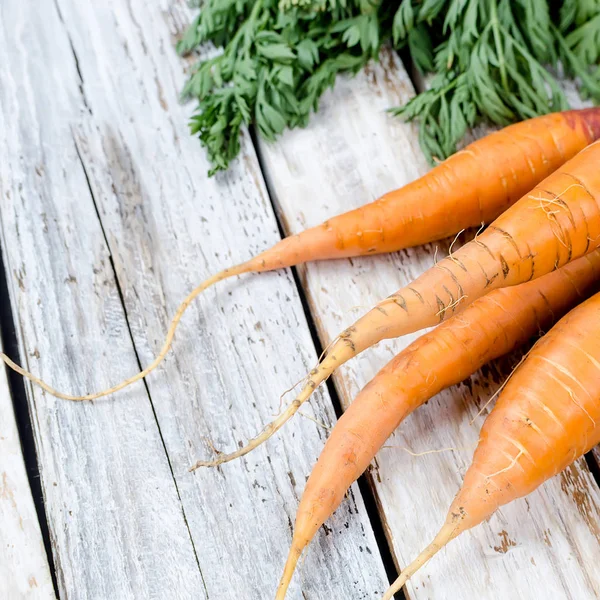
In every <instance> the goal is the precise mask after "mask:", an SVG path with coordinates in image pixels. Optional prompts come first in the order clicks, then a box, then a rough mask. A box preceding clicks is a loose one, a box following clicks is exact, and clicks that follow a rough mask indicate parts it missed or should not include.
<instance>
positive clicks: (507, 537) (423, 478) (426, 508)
mask: <svg viewBox="0 0 600 600" xmlns="http://www.w3.org/2000/svg"><path fill="white" fill-rule="evenodd" d="M411 94H412V88H411V84H410V82H409V80H408V78H407V76H406V73H405V71H404V70H403V67H402V66H401V64H399V61H398V60H397V58H396V57H395V56H394V55H391V54H389V53H387V52H384V54H383V56H382V63H381V64H379V65H375V66H371V67H370V68H369V69H367V70H366V71H365V72H364V73H362V74H361V75H359V76H358V77H357V78H356V79H355V80H352V81H348V80H343V79H342V80H340V81H339V83H337V84H336V87H335V89H334V91H333V92H331V93H328V94H327V95H326V97H325V98H324V100H323V103H322V105H321V108H320V110H319V113H318V114H317V115H316V116H315V117H314V118H313V119H312V120H311V123H310V125H309V126H308V128H307V129H305V130H297V131H292V132H288V133H286V134H285V135H284V136H283V138H282V139H281V140H280V141H279V142H278V143H276V144H265V143H262V144H261V146H260V147H261V152H262V155H263V159H264V160H263V165H264V167H265V169H266V175H267V181H268V183H269V185H270V189H271V191H272V192H273V193H274V195H275V199H276V202H277V204H278V206H279V210H280V211H281V213H282V215H283V220H284V222H285V223H286V224H287V228H288V233H290V234H291V233H297V232H298V231H300V230H301V229H303V228H305V227H307V226H312V225H316V224H318V223H320V222H322V221H324V220H325V219H327V218H328V217H330V216H331V215H335V214H337V213H339V212H342V211H346V210H349V209H351V208H354V207H356V206H359V205H361V204H363V203H365V202H367V201H370V200H373V199H375V198H376V197H378V196H379V195H381V194H383V193H384V192H386V191H388V190H390V189H392V188H396V187H399V186H401V185H403V184H405V183H407V182H408V181H410V180H412V179H414V178H415V177H416V176H418V175H420V174H422V173H424V172H425V171H426V165H425V162H424V159H423V157H422V156H421V153H420V150H419V147H418V142H417V137H416V131H415V129H414V127H413V126H411V125H405V124H402V123H401V122H400V121H399V120H397V119H394V118H392V117H390V116H388V115H386V114H385V113H384V110H385V109H386V108H388V107H390V106H395V105H398V104H400V103H403V102H405V101H406V100H407V99H408V98H409V97H410V95H411ZM440 246H441V247H440V252H441V253H442V254H444V253H446V251H447V248H448V246H447V245H445V244H440ZM433 256H434V247H433V246H432V245H429V246H425V247H420V248H415V249H411V250H407V251H404V252H400V253H398V254H396V255H393V256H381V257H370V258H361V259H353V260H351V261H349V260H346V261H336V262H327V263H318V264H309V265H308V266H306V268H302V269H301V273H302V280H303V282H304V285H305V289H306V291H307V294H308V298H309V303H310V306H311V310H312V312H313V314H314V315H315V317H316V321H317V324H318V328H319V334H320V336H321V338H322V342H323V344H324V345H326V344H327V343H328V342H329V341H330V340H331V339H332V338H333V337H334V336H335V335H336V334H337V333H339V332H340V331H341V330H342V329H343V328H344V327H345V326H347V325H349V324H351V323H352V322H353V321H354V320H355V319H356V318H357V317H358V316H359V315H360V314H362V313H363V312H364V311H365V310H366V309H367V308H368V307H370V306H372V305H373V304H374V303H375V302H376V301H378V300H380V299H381V298H384V297H386V296H387V295H389V294H390V293H392V292H393V291H395V290H396V289H398V288H400V287H401V286H403V285H405V284H406V283H407V282H408V281H410V280H412V279H413V278H414V277H415V276H416V275H418V274H419V273H421V272H422V271H423V270H424V269H425V268H427V267H429V266H430V265H431V264H432V263H433ZM357 306H358V307H360V308H359V309H358V310H357V309H356V308H355V307H357ZM415 337H416V336H407V337H405V338H403V339H401V340H396V341H393V342H383V343H381V344H380V345H379V346H378V347H377V348H375V349H372V350H370V351H368V352H365V353H364V354H363V355H361V356H360V357H358V358H356V359H354V360H353V361H351V362H350V363H349V364H348V365H346V366H345V367H344V368H342V369H341V370H340V372H339V373H338V375H337V377H336V378H335V383H336V386H337V388H338V390H339V392H340V395H341V397H342V401H343V402H344V403H346V404H348V403H349V402H351V400H352V398H353V397H354V396H355V395H356V393H357V392H358V391H359V390H360V388H361V387H362V386H363V385H364V384H365V383H366V382H367V381H368V380H369V379H370V378H371V377H372V376H373V375H375V373H376V372H377V371H378V370H379V368H381V367H382V366H383V365H384V364H385V363H386V362H387V361H388V360H389V359H390V358H391V357H392V356H393V355H394V354H395V353H396V352H398V351H399V350H400V349H401V348H403V347H405V346H406V345H407V344H408V343H410V341H412V340H413V339H415ZM517 361H518V358H517V359H515V358H514V357H513V358H512V359H511V358H509V359H506V360H505V361H503V362H501V363H500V365H501V367H498V366H497V365H495V366H491V367H488V368H486V369H484V370H483V371H482V372H481V373H479V374H477V375H476V376H475V377H474V378H473V379H472V380H471V381H467V382H465V383H464V384H461V385H459V386H456V387H455V388H453V389H451V390H449V391H447V392H445V393H442V394H440V395H439V396H437V397H436V398H435V399H433V400H432V401H430V402H429V403H428V405H427V406H426V407H423V408H422V409H421V410H419V411H417V413H416V414H414V415H412V416H411V417H410V418H409V419H408V420H407V421H406V422H405V423H404V424H403V425H402V426H401V427H400V429H399V431H398V432H396V433H395V434H394V436H393V437H392V439H391V441H390V445H392V446H403V447H408V448H410V449H412V450H413V451H416V452H419V451H423V450H429V449H436V448H447V447H456V448H457V450H456V451H454V452H449V453H441V454H430V455H427V456H423V457H420V458H414V457H411V456H409V455H408V454H407V453H405V452H403V451H402V450H400V449H399V448H390V449H383V450H382V451H381V452H380V453H379V454H378V456H377V458H376V460H375V461H374V465H373V468H372V470H371V477H372V480H373V485H374V489H375V492H376V494H377V496H378V500H379V503H380V505H381V509H382V515H383V518H384V520H385V523H386V527H387V532H388V535H389V538H390V540H391V544H392V546H393V550H394V553H395V558H396V561H397V564H399V565H406V564H407V563H408V562H409V561H410V560H411V559H412V558H414V556H415V555H416V554H417V552H418V551H419V550H421V549H422V548H423V547H424V546H425V545H426V544H427V543H429V541H431V539H432V537H433V535H434V534H435V533H436V532H437V529H438V528H439V526H440V525H441V524H442V522H443V520H444V517H445V515H446V511H447V509H448V506H449V505H450V502H451V500H452V498H453V497H454V494H455V493H456V491H457V490H458V486H459V484H460V482H461V481H462V475H463V474H464V472H465V470H466V467H467V466H468V464H469V463H470V460H471V457H472V454H473V450H474V448H475V444H476V442H477V439H478V431H479V428H480V426H481V424H482V421H483V417H481V418H478V419H476V421H475V423H474V425H473V426H470V425H469V421H470V420H471V418H473V417H474V416H475V414H476V413H477V412H478V410H479V408H480V406H482V405H483V403H485V402H486V401H487V399H488V398H489V397H490V396H491V395H492V394H493V393H494V391H495V390H496V389H497V388H498V385H499V382H500V381H501V378H502V376H504V375H505V374H506V373H507V372H508V369H509V368H510V367H511V366H513V365H514V364H515V363H516V362H517ZM282 436H283V437H285V436H286V432H283V433H282ZM599 541H600V494H599V491H598V488H597V486H596V484H595V483H594V481H593V478H592V477H591V475H590V473H589V471H588V470H587V467H586V466H585V463H584V462H583V461H580V462H579V463H577V464H576V465H575V466H574V467H572V468H571V469H569V470H568V471H567V472H566V473H564V474H562V475H559V476H557V477H556V478H554V479H553V480H551V481H550V482H548V483H547V484H546V485H545V486H543V487H542V488H541V489H540V490H539V491H537V492H535V493H534V494H531V495H530V496H529V497H528V498H527V499H523V500H520V501H517V502H515V503H513V504H512V505H509V506H507V507H505V508H503V509H502V510H501V511H499V512H498V513H497V514H496V515H495V516H493V517H492V518H491V519H490V520H489V522H487V523H485V524H484V525H482V526H480V527H478V528H476V529H474V530H473V531H472V532H469V533H467V534H466V535H464V536H463V537H462V539H459V540H456V541H455V542H453V543H452V544H451V545H450V546H449V547H448V549H447V550H445V551H444V552H443V553H442V554H441V555H440V556H438V557H436V558H435V559H434V560H432V561H431V562H430V563H429V564H428V565H427V566H426V567H425V568H424V569H422V570H421V572H420V573H419V574H418V575H417V576H415V577H414V578H413V580H412V581H411V582H410V583H409V585H408V586H407V593H408V595H409V597H410V598H414V599H418V600H422V599H425V598H427V599H428V600H442V599H448V600H450V599H452V600H454V599H456V598H461V599H465V600H471V599H475V598H477V599H481V598H483V599H498V598H520V599H522V600H535V599H536V598H538V597H543V596H545V595H547V596H548V597H552V598H561V599H562V598H570V599H573V600H575V599H577V600H584V599H592V598H596V597H597V594H598V591H599V590H600V572H599V571H598V569H597V565H598V561H599V560H600V544H599Z"/></svg>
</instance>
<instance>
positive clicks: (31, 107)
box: [0, 0, 205, 600]
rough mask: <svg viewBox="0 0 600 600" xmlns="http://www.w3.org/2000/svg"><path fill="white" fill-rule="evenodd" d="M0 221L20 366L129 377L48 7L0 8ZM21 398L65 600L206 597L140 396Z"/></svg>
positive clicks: (71, 87) (55, 22)
mask: <svg viewBox="0 0 600 600" xmlns="http://www.w3.org/2000/svg"><path fill="white" fill-rule="evenodd" d="M0 56H2V57H3V59H2V61H0V81H1V82H2V85H0V131H2V134H3V135H2V138H1V139H0V198H1V205H0V208H1V210H0V216H1V219H2V222H1V236H2V247H3V252H4V257H5V261H6V266H7V271H8V275H9V288H10V293H11V300H12V306H13V308H14V310H15V317H16V320H17V329H18V335H19V337H20V343H21V357H22V358H23V360H24V361H25V363H26V366H27V367H29V368H30V369H32V370H33V371H35V372H36V373H39V374H40V375H41V376H42V377H43V378H45V379H47V380H49V381H52V382H53V383H54V384H55V385H56V386H57V387H59V388H62V389H66V390H72V391H79V392H83V391H86V390H89V389H95V388H102V387H104V386H106V385H107V384H108V383H110V382H111V381H112V380H113V379H114V378H116V379H119V378H121V377H123V376H126V375H129V374H130V373H131V372H132V371H135V370H136V369H137V361H136V356H135V353H134V350H133V347H132V343H131V340H130V339H129V336H128V332H127V325H126V322H125V318H124V312H123V307H122V304H121V301H120V298H119V293H118V289H117V287H116V285H115V281H114V278H113V272H112V268H111V264H110V255H109V252H108V248H107V246H106V243H105V240H104V236H103V233H102V230H101V227H100V224H99V222H98V218H97V216H96V212H95V208H94V204H93V202H92V199H91V196H90V193H89V189H88V186H87V183H86V178H85V174H84V171H83V169H82V166H81V163H80V161H79V159H78V156H77V152H76V147H75V142H74V139H73V135H72V124H73V122H74V121H75V120H77V119H79V118H82V117H83V116H85V115H88V114H89V112H88V110H87V108H86V107H85V104H84V101H83V98H82V96H81V93H80V91H79V81H78V78H77V71H76V65H75V61H74V58H73V53H72V50H71V47H70V43H69V39H68V37H67V35H66V32H65V27H64V25H63V24H62V22H61V20H60V18H59V14H58V12H57V9H56V6H55V4H54V3H52V2H42V3H38V2H33V1H25V2H23V1H20V0H14V1H13V0H9V1H4V2H2V3H1V4H0ZM27 388H28V397H29V402H30V408H31V412H32V415H33V427H34V435H35V441H36V446H37V452H38V456H39V464H40V472H41V480H42V487H43V491H44V498H45V502H46V507H47V512H48V519H49V528H50V535H51V541H52V545H53V551H54V559H55V560H54V562H55V565H56V568H57V577H58V584H59V591H60V595H61V597H62V598H69V599H70V600H71V599H90V600H104V599H106V600H114V599H119V600H126V599H130V598H144V599H146V598H176V599H187V598H192V597H194V598H204V597H205V594H204V592H203V585H202V579H201V576H200V572H199V569H198V564H197V562H196V559H195V556H194V550H193V547H192V542H191V540H190V536H189V532H188V528H187V526H186V523H185V520H184V516H183V513H182V507H181V502H180V500H179V498H178V494H177V489H176V486H175V483H174V480H173V477H172V474H171V470H170V466H169V463H168V460H167V456H166V453H165V450H164V447H163V443H162V440H161V436H160V431H159V429H158V426H157V424H156V419H155V417H154V414H153V410H152V406H151V404H150V402H149V399H148V395H147V394H146V392H145V391H144V388H143V386H142V387H141V388H138V389H136V390H131V391H129V392H125V393H123V394H122V395H120V396H119V398H118V399H117V400H116V401H107V402H97V403H95V404H90V403H80V404H74V403H68V402H65V401H61V400H56V399H54V398H52V397H49V396H47V395H45V394H43V393H41V392H40V390H39V388H31V386H27Z"/></svg>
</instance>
